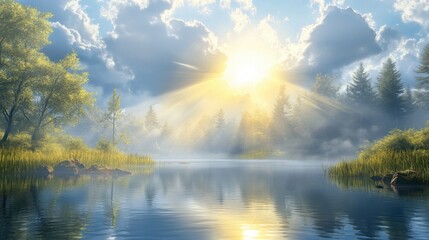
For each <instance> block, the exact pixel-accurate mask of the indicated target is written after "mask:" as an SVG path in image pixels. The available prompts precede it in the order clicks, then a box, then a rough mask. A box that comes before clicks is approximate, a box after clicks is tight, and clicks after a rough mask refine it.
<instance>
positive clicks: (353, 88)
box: [347, 63, 375, 105]
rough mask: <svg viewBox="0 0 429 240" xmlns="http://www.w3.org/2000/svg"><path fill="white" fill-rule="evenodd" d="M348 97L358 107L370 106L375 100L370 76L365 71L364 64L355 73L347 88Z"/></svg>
mask: <svg viewBox="0 0 429 240" xmlns="http://www.w3.org/2000/svg"><path fill="white" fill-rule="evenodd" d="M347 96H348V98H349V99H350V100H351V101H352V102H353V103H355V104H358V105H370V104H371V103H372V102H373V101H374V99H375V92H374V90H373V89H372V87H371V80H370V78H369V74H368V73H367V72H366V71H365V69H364V67H363V65H362V63H361V64H359V67H358V68H357V69H356V71H355V72H354V73H353V80H352V82H351V83H350V84H349V86H348V87H347Z"/></svg>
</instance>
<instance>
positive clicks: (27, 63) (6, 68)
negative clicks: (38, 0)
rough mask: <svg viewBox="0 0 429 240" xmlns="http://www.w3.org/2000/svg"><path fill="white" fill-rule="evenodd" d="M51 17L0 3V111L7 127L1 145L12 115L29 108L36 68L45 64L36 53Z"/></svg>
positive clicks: (13, 3)
mask: <svg viewBox="0 0 429 240" xmlns="http://www.w3.org/2000/svg"><path fill="white" fill-rule="evenodd" d="M50 16H51V15H50V14H45V13H41V12H39V11H38V10H36V9H34V8H31V7H25V6H23V5H21V4H19V3H17V2H15V1H1V2H0V90H1V91H0V108H1V111H2V114H3V116H4V120H5V126H6V128H5V132H4V134H3V138H2V142H6V141H7V139H8V136H9V133H10V132H11V130H12V127H13V124H14V119H15V115H16V114H17V113H25V111H27V110H28V109H30V108H31V100H32V94H33V93H32V86H33V84H34V83H35V81H36V79H37V76H38V71H37V70H38V69H37V68H38V65H39V64H40V62H43V61H45V58H44V55H43V54H41V53H40V52H39V50H40V49H41V48H43V47H44V46H45V45H46V44H47V43H48V42H49V41H48V36H49V34H50V33H51V32H52V28H51V25H50V23H49V21H48V19H49V18H50Z"/></svg>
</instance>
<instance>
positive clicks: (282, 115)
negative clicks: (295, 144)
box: [270, 85, 292, 143]
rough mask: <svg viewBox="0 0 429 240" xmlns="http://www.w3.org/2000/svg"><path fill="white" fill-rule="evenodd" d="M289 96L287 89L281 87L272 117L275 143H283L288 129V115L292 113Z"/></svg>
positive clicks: (272, 132)
mask: <svg viewBox="0 0 429 240" xmlns="http://www.w3.org/2000/svg"><path fill="white" fill-rule="evenodd" d="M291 108H292V107H291V104H290V101H289V96H287V95H286V87H285V86H284V85H283V86H281V87H280V89H279V92H278V94H277V98H276V101H275V103H274V110H273V115H272V117H271V126H270V129H271V136H272V138H273V141H274V142H275V143H283V142H284V139H285V137H286V131H287V128H288V120H289V119H288V115H290V113H291Z"/></svg>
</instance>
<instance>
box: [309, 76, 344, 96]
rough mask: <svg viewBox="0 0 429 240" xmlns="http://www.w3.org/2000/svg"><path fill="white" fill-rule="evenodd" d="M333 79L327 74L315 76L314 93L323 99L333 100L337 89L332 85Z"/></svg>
mask: <svg viewBox="0 0 429 240" xmlns="http://www.w3.org/2000/svg"><path fill="white" fill-rule="evenodd" d="M334 81H335V79H334V77H333V76H330V75H328V74H320V73H319V74H317V76H316V83H315V86H314V92H315V93H317V94H320V95H323V96H325V97H330V98H335V96H336V94H337V91H338V88H337V87H336V86H335V84H334Z"/></svg>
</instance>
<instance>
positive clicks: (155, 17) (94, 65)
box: [20, 0, 429, 106]
mask: <svg viewBox="0 0 429 240" xmlns="http://www.w3.org/2000/svg"><path fill="white" fill-rule="evenodd" d="M20 2H22V3H24V4H27V5H31V6H33V7H36V8H38V9H40V10H41V11H49V12H51V13H53V15H54V17H53V18H52V19H51V21H52V26H53V27H54V33H53V34H52V36H51V42H52V44H51V45H50V46H48V47H47V48H46V49H45V52H46V53H47V54H48V55H49V56H50V57H51V58H52V59H54V60H58V59H61V58H62V57H64V56H65V55H66V54H67V53H69V52H71V51H76V52H77V53H78V55H79V57H80V58H81V62H82V66H83V67H84V68H85V70H86V71H88V72H89V74H90V82H89V85H88V88H89V89H90V90H93V91H95V92H97V93H98V95H97V98H99V99H100V100H103V99H104V98H106V97H108V96H109V95H110V94H111V92H112V89H113V88H118V89H119V90H120V92H121V94H122V96H123V102H124V104H125V105H128V106H132V105H135V104H138V103H139V102H141V101H143V100H145V99H150V98H153V97H156V96H159V95H162V94H166V93H169V92H171V91H175V90H177V89H181V88H183V87H187V86H191V85H193V84H196V83H198V82H200V81H202V80H203V79H204V78H206V77H207V75H209V74H211V75H216V74H217V75H219V76H221V75H222V73H223V71H224V70H225V65H226V64H227V62H228V59H231V58H233V57H234V56H233V55H234V54H239V53H237V50H236V49H238V48H240V49H241V51H242V52H243V51H246V50H245V46H249V48H255V49H260V50H261V51H262V52H265V53H267V54H269V55H270V56H271V58H272V60H273V63H275V64H276V65H278V67H279V68H280V69H281V71H282V72H283V73H284V75H285V76H286V75H288V73H290V72H292V73H294V76H296V78H297V79H298V78H299V80H297V79H294V81H297V82H299V81H302V82H303V84H304V82H305V83H306V84H307V85H308V83H310V84H311V81H312V79H313V77H314V74H316V73H319V72H320V73H332V74H335V75H336V76H338V84H342V85H345V84H346V83H347V82H348V81H350V78H351V77H350V76H351V72H353V71H354V69H356V67H357V65H358V64H359V63H360V62H362V63H363V64H364V66H365V67H366V69H367V70H368V72H369V73H370V75H371V77H372V80H373V82H375V81H376V77H377V73H378V71H379V69H380V66H381V64H382V63H383V62H384V61H385V60H386V59H387V58H388V57H392V58H393V59H394V61H396V62H397V65H398V68H399V70H400V71H401V73H402V79H403V82H404V84H405V85H406V86H411V87H412V86H413V85H414V77H415V73H414V70H415V68H416V66H417V64H418V59H419V53H420V51H421V50H422V48H423V47H424V46H425V45H426V44H427V43H428V42H429V41H428V39H429V37H428V30H429V17H428V16H429V0H410V1H401V0H333V1H327V0H326V1H325V0H308V1H306V0H298V1H297V0H294V1H292V0H269V1H267V0H253V1H252V0H92V1H91V0H88V1H84V0H82V1H80V0H71V1H66V0H58V1H50V0H20ZM243 49H244V50H243ZM288 76H290V74H289V75H288ZM287 80H288V79H285V81H287Z"/></svg>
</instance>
